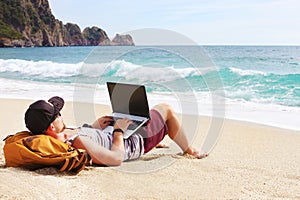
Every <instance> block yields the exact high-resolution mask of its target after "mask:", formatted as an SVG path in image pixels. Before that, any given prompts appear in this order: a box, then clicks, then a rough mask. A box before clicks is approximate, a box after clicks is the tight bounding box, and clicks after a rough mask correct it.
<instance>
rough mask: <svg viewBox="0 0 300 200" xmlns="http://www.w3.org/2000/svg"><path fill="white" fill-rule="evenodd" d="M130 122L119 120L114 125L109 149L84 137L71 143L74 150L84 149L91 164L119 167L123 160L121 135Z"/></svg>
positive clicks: (122, 139)
mask: <svg viewBox="0 0 300 200" xmlns="http://www.w3.org/2000/svg"><path fill="white" fill-rule="evenodd" d="M131 123H132V121H131V120H129V119H126V118H124V119H119V120H117V121H116V123H115V125H114V130H115V131H114V133H113V134H114V136H113V137H114V139H113V143H112V147H111V149H110V150H109V149H106V148H104V147H102V146H100V145H98V144H96V143H94V142H93V141H92V140H90V139H89V138H86V137H81V136H78V137H77V138H76V139H75V140H74V143H73V146H74V147H75V148H81V149H85V150H86V151H87V152H88V154H89V155H90V156H91V157H92V160H93V163H95V164H104V165H121V164H122V162H123V160H124V152H125V150H124V138H123V133H124V131H126V130H127V128H128V126H129V124H131Z"/></svg>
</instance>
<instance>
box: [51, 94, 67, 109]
mask: <svg viewBox="0 0 300 200" xmlns="http://www.w3.org/2000/svg"><path fill="white" fill-rule="evenodd" d="M48 102H49V103H51V104H52V105H54V107H56V108H57V109H58V112H59V111H61V109H62V108H63V107H64V105H65V101H64V100H63V98H61V97H59V96H54V97H51V98H50V99H49V100H48Z"/></svg>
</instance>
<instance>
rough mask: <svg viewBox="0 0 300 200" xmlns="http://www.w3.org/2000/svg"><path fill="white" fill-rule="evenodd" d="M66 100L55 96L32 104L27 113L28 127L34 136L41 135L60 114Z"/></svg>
mask: <svg viewBox="0 0 300 200" xmlns="http://www.w3.org/2000/svg"><path fill="white" fill-rule="evenodd" d="M63 106H64V100H63V99H62V98H61V97H58V96H55V97H52V98H50V99H49V100H48V102H47V101H44V100H38V101H36V102H34V103H32V104H31V105H30V106H29V108H28V109H27V111H26V113H25V124H26V127H27V128H28V129H29V130H30V131H31V132H32V133H33V134H41V133H44V131H45V130H46V129H47V128H48V127H49V125H50V124H51V123H52V122H53V121H54V120H55V119H56V117H57V116H58V115H59V114H60V111H61V109H62V108H63Z"/></svg>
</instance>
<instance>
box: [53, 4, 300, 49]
mask: <svg viewBox="0 0 300 200" xmlns="http://www.w3.org/2000/svg"><path fill="white" fill-rule="evenodd" d="M49 3H50V8H51V10H52V13H53V15H54V16H55V17H56V18H57V19H59V20H61V21H63V23H64V24H66V23H68V22H70V23H75V24H77V25H79V27H80V28H81V30H83V29H84V28H85V27H92V26H97V27H99V28H101V29H103V30H105V31H106V33H107V34H108V36H109V37H110V38H113V37H114V35H115V34H117V33H118V34H122V33H126V32H130V31H132V30H140V29H145V28H155V29H163V30H170V31H173V32H176V33H179V34H181V35H184V36H185V37H187V38H189V39H191V40H192V41H194V42H195V43H197V44H199V45H300V1H299V0H113V1H100V0H49Z"/></svg>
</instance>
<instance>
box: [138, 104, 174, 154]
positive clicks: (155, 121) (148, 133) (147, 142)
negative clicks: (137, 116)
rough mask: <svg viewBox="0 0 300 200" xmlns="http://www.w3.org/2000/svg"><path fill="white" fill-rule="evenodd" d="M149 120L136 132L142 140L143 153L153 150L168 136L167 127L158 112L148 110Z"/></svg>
mask: <svg viewBox="0 0 300 200" xmlns="http://www.w3.org/2000/svg"><path fill="white" fill-rule="evenodd" d="M150 118H151V119H150V120H149V121H148V122H147V125H146V126H144V127H142V128H141V129H140V130H139V131H138V133H139V134H140V135H141V136H143V139H144V153H147V152H148V151H150V150H151V149H153V148H154V147H155V146H156V145H158V144H159V143H160V142H161V141H162V140H163V139H164V137H165V135H167V134H168V127H167V125H166V124H165V122H164V120H163V118H162V117H161V115H160V113H159V112H158V111H156V110H153V109H152V110H150Z"/></svg>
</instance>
